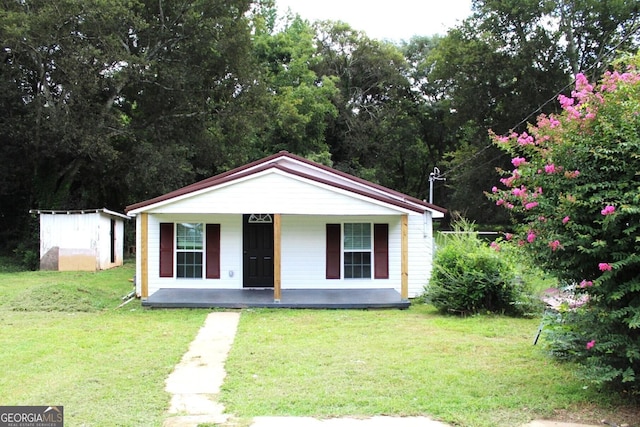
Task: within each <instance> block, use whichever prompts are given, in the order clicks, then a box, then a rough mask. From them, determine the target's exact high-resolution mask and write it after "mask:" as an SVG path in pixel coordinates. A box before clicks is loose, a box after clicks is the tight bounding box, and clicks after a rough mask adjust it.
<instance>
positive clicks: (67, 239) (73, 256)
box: [29, 208, 130, 271]
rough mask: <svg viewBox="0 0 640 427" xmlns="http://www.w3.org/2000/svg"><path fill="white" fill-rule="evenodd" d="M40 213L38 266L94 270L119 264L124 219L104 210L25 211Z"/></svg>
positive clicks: (122, 255)
mask: <svg viewBox="0 0 640 427" xmlns="http://www.w3.org/2000/svg"><path fill="white" fill-rule="evenodd" d="M29 212H30V213H33V214H38V215H40V269H41V270H58V271H96V270H106V269H108V268H112V267H117V266H121V265H122V263H123V259H124V221H125V220H128V219H130V218H129V217H128V216H126V215H124V214H121V213H118V212H114V211H110V210H108V209H104V208H103V209H84V210H41V209H37V210H36V209H33V210H31V211H29Z"/></svg>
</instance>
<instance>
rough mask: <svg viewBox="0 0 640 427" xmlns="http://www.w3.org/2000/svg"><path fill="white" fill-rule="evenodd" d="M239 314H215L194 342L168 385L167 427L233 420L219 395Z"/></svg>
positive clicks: (168, 379)
mask: <svg viewBox="0 0 640 427" xmlns="http://www.w3.org/2000/svg"><path fill="white" fill-rule="evenodd" d="M239 320H240V313H239V312H224V313H223V312H214V313H211V314H209V315H208V316H207V319H206V320H205V323H204V326H202V328H200V331H199V332H198V335H197V336H196V338H195V339H194V340H193V341H192V342H191V345H190V346H189V350H188V351H187V352H186V353H185V354H184V356H182V360H181V361H180V363H179V364H178V365H176V367H175V369H174V371H173V372H172V373H171V375H169V377H168V378H167V380H166V382H165V384H166V386H165V390H166V391H167V392H169V393H170V394H171V403H170V405H169V414H171V415H173V416H172V417H170V418H167V419H166V420H165V422H164V424H163V426H164V427H197V425H198V424H200V423H216V424H223V423H226V422H227V421H228V419H229V415H227V414H225V413H224V406H223V405H222V404H221V403H219V402H218V401H217V399H216V398H217V394H218V393H220V387H221V386H222V382H223V381H224V377H225V376H226V372H225V370H224V362H225V360H226V359H227V355H228V354H229V350H230V349H231V345H232V344H233V339H234V338H235V335H236V330H237V329H238V321H239Z"/></svg>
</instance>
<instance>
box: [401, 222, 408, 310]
mask: <svg viewBox="0 0 640 427" xmlns="http://www.w3.org/2000/svg"><path fill="white" fill-rule="evenodd" d="M400 232H401V244H400V246H401V250H402V254H401V258H400V259H401V261H400V269H401V278H400V298H401V299H402V301H407V300H409V216H408V215H407V214H404V215H402V220H401V226H400Z"/></svg>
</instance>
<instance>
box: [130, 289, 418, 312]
mask: <svg viewBox="0 0 640 427" xmlns="http://www.w3.org/2000/svg"><path fill="white" fill-rule="evenodd" d="M409 305H410V302H409V301H406V300H405V301H403V300H402V298H401V297H400V294H399V293H398V292H397V291H396V290H395V289H283V290H282V294H281V298H280V302H274V299H273V289H194V288H189V289H178V288H165V289H160V290H158V291H156V292H155V293H153V294H152V295H150V296H149V297H148V298H147V299H146V300H144V299H143V300H142V306H144V307H152V308H249V307H255V308H316V309H322V308H325V309H367V308H398V309H405V308H408V307H409Z"/></svg>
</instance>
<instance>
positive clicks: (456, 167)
mask: <svg viewBox="0 0 640 427" xmlns="http://www.w3.org/2000/svg"><path fill="white" fill-rule="evenodd" d="M634 27H635V28H633V29H632V31H630V32H629V33H628V34H627V35H626V36H625V37H623V38H622V40H620V41H619V42H618V44H616V45H615V46H613V47H612V48H611V49H609V50H608V51H607V52H604V53H602V54H601V55H599V56H598V58H596V61H594V63H593V64H592V65H591V66H590V67H588V68H587V69H586V70H584V73H588V72H590V71H592V70H593V69H594V68H596V66H597V65H598V64H600V63H601V62H602V61H603V60H604V59H605V58H606V57H608V56H609V55H610V54H612V53H616V51H617V49H618V48H619V47H620V46H621V45H622V44H623V43H624V42H625V41H627V40H628V39H629V38H631V37H632V36H633V35H634V34H635V33H636V32H638V30H639V29H640V25H639V24H637V23H636V24H635V25H634ZM575 82H576V79H575V77H574V78H573V79H572V80H571V82H570V83H568V84H566V85H565V86H564V87H563V88H562V89H560V90H559V91H557V92H556V93H555V95H553V96H552V97H550V98H548V99H547V100H546V101H545V102H543V103H542V104H540V105H539V106H538V107H537V108H536V109H535V110H533V111H532V112H531V113H529V114H528V115H527V116H526V117H525V118H524V119H522V120H520V121H519V122H518V123H517V124H516V125H515V126H513V127H511V130H510V131H509V132H513V129H517V128H518V127H519V126H520V125H522V124H524V123H527V122H528V121H529V119H530V118H531V117H533V116H534V115H537V114H539V113H540V112H541V111H542V109H543V108H544V107H545V106H546V105H547V104H549V103H551V102H553V101H555V100H556V99H557V98H558V96H560V95H561V94H562V93H563V92H564V91H566V90H567V89H568V88H570V87H572V86H573V85H574V84H575ZM492 146H493V143H489V144H487V145H486V146H485V147H483V148H481V149H480V150H478V151H477V152H476V153H474V154H473V155H472V156H471V157H469V158H468V159H467V160H465V161H463V162H461V163H459V164H458V165H456V166H455V167H454V168H452V169H450V170H448V171H446V172H444V173H442V174H441V175H440V177H442V178H444V177H446V176H447V175H449V174H451V173H452V172H454V171H456V170H458V169H460V168H461V167H462V166H464V165H466V164H467V163H469V162H471V161H472V160H474V159H475V158H477V157H478V156H479V155H480V154H482V153H484V152H485V151H486V150H488V149H489V148H491V147H492ZM504 155H506V153H503V154H501V155H500V156H497V157H495V158H493V159H491V160H489V161H487V162H483V163H481V164H479V165H476V166H474V167H473V168H472V169H471V170H472V171H473V170H476V169H479V168H480V167H482V166H484V165H486V164H488V163H491V162H493V161H495V160H497V159H499V158H501V157H502V156H504Z"/></svg>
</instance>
